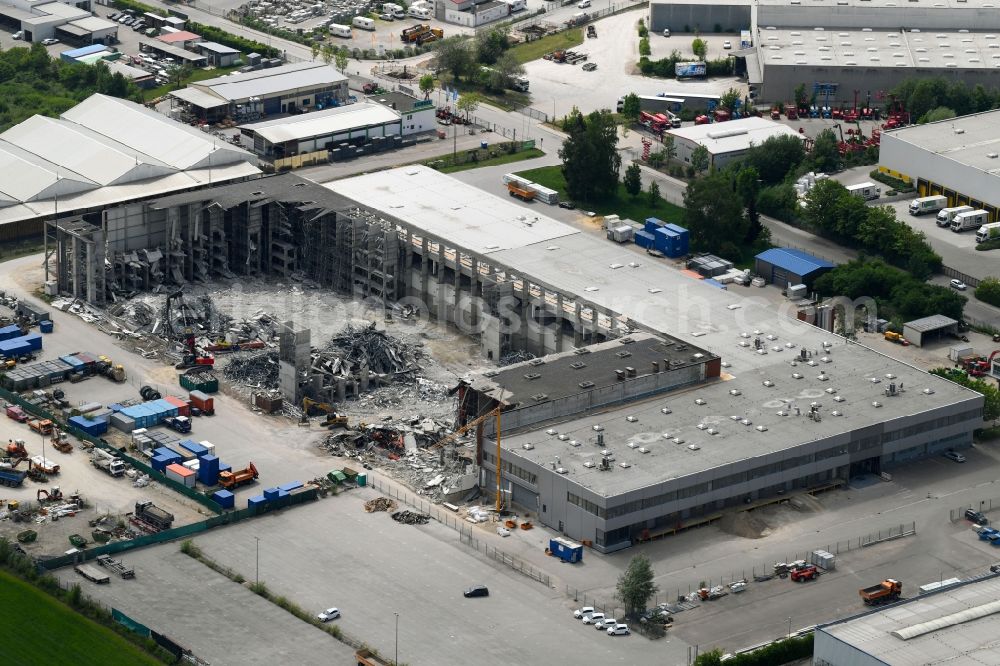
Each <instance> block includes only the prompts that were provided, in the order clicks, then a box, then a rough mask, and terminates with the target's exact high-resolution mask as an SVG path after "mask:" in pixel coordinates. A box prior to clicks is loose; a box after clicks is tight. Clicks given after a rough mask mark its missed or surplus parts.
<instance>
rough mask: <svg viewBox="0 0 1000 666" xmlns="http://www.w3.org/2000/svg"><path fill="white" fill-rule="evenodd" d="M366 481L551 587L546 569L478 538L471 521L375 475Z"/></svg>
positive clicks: (468, 541)
mask: <svg viewBox="0 0 1000 666" xmlns="http://www.w3.org/2000/svg"><path fill="white" fill-rule="evenodd" d="M368 485H370V486H371V487H372V488H374V489H375V490H377V491H378V492H380V493H382V494H383V495H385V496H386V497H388V498H390V499H395V500H399V501H400V502H403V503H404V504H407V505H409V506H411V507H413V508H415V509H417V510H418V511H420V512H421V513H424V514H426V515H428V516H430V517H431V518H433V519H434V520H436V521H438V522H439V523H441V524H442V525H444V526H445V527H451V528H452V529H454V530H456V531H457V532H458V538H459V541H460V542H461V543H463V544H465V545H466V546H469V547H470V548H474V549H476V550H478V551H479V552H480V553H482V554H484V555H486V556H487V557H489V558H492V559H493V560H494V561H496V562H499V563H500V564H503V565H505V566H507V567H510V568H511V569H513V570H514V571H516V572H518V573H520V574H522V575H524V576H527V577H528V578H531V579H533V580H536V581H538V582H539V583H541V584H542V585H545V586H546V587H551V585H552V582H551V579H550V578H549V575H548V574H547V573H545V572H543V571H541V570H540V569H538V568H536V567H534V566H532V565H531V564H528V563H527V562H525V561H524V560H522V559H521V558H519V557H515V556H514V555H511V554H510V553H506V552H504V551H502V550H500V549H499V548H497V547H495V546H491V545H490V544H489V543H487V542H486V541H485V540H482V541H481V540H480V539H479V538H477V537H476V536H475V534H474V533H473V527H472V525H471V524H470V523H467V522H466V521H465V520H463V519H462V518H460V517H459V516H458V515H456V514H453V513H449V512H445V511H442V510H441V509H440V508H438V506H437V505H435V504H434V503H432V502H428V501H427V500H422V499H420V498H419V497H415V496H413V495H410V494H409V493H407V492H405V491H402V490H399V489H398V488H396V487H395V486H392V485H390V484H388V483H385V482H384V481H381V480H380V479H379V478H378V477H376V476H371V477H369V480H368Z"/></svg>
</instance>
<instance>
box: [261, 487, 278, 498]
mask: <svg viewBox="0 0 1000 666" xmlns="http://www.w3.org/2000/svg"><path fill="white" fill-rule="evenodd" d="M278 492H279V490H278V489H277V488H267V489H265V490H264V499H266V500H276V499H278Z"/></svg>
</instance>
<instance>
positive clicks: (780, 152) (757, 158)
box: [743, 135, 806, 185]
mask: <svg viewBox="0 0 1000 666" xmlns="http://www.w3.org/2000/svg"><path fill="white" fill-rule="evenodd" d="M805 156H806V153H805V149H804V148H803V146H802V139H800V138H799V137H797V136H789V135H781V136H772V137H769V138H768V139H766V140H765V141H764V142H763V143H761V144H759V145H756V146H750V150H748V151H747V153H746V156H745V157H744V158H743V161H744V163H745V164H746V165H747V166H752V167H753V168H754V169H756V170H757V173H758V174H759V175H760V179H761V180H762V181H763V183H764V185H777V184H778V183H780V182H782V181H784V180H785V178H786V177H787V176H788V174H789V173H793V172H794V171H795V170H796V169H797V168H798V166H799V165H800V164H802V161H803V160H804V159H805Z"/></svg>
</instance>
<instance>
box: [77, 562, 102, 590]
mask: <svg viewBox="0 0 1000 666" xmlns="http://www.w3.org/2000/svg"><path fill="white" fill-rule="evenodd" d="M73 571H75V572H77V573H78V574H80V575H81V576H83V577H84V578H86V579H87V580H89V581H90V582H92V583H97V584H98V585H107V584H108V583H110V582H111V576H109V575H108V574H106V573H104V572H103V571H101V570H100V569H98V568H97V567H95V566H91V565H90V564H78V565H76V566H75V567H73Z"/></svg>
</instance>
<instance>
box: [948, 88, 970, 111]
mask: <svg viewBox="0 0 1000 666" xmlns="http://www.w3.org/2000/svg"><path fill="white" fill-rule="evenodd" d="M947 99H948V103H947V104H945V106H947V107H948V108H950V109H953V110H954V111H955V115H956V116H967V115H969V114H970V113H972V93H970V92H969V87H968V86H967V85H965V81H955V82H954V83H952V84H951V85H949V86H948V96H947Z"/></svg>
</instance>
